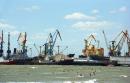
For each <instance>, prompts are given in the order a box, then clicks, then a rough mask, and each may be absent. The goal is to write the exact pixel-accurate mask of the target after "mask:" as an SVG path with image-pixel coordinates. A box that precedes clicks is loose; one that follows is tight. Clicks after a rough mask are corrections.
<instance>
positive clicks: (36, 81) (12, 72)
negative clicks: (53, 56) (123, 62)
mask: <svg viewBox="0 0 130 83" xmlns="http://www.w3.org/2000/svg"><path fill="white" fill-rule="evenodd" d="M0 82H7V83H14V82H32V83H130V67H110V66H57V65H0Z"/></svg>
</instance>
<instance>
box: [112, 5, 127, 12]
mask: <svg viewBox="0 0 130 83" xmlns="http://www.w3.org/2000/svg"><path fill="white" fill-rule="evenodd" d="M127 11H128V8H127V7H126V6H122V7H120V8H118V9H114V10H111V11H110V13H111V14H115V13H125V12H127Z"/></svg>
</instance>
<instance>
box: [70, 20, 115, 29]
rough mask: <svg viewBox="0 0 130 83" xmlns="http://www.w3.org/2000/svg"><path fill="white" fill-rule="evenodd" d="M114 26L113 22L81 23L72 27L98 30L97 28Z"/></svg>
mask: <svg viewBox="0 0 130 83" xmlns="http://www.w3.org/2000/svg"><path fill="white" fill-rule="evenodd" d="M110 25H112V23H111V22H108V21H85V22H83V21H80V22H77V23H75V24H73V25H72V27H73V28H78V29H81V30H86V29H97V28H104V27H108V26H110Z"/></svg>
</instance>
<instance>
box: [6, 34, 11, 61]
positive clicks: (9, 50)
mask: <svg viewBox="0 0 130 83" xmlns="http://www.w3.org/2000/svg"><path fill="white" fill-rule="evenodd" d="M10 55H11V49H10V33H8V50H7V57H6V59H9V58H10Z"/></svg>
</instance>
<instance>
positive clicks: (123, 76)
mask: <svg viewBox="0 0 130 83" xmlns="http://www.w3.org/2000/svg"><path fill="white" fill-rule="evenodd" d="M120 77H124V78H126V77H128V76H127V75H120Z"/></svg>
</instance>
